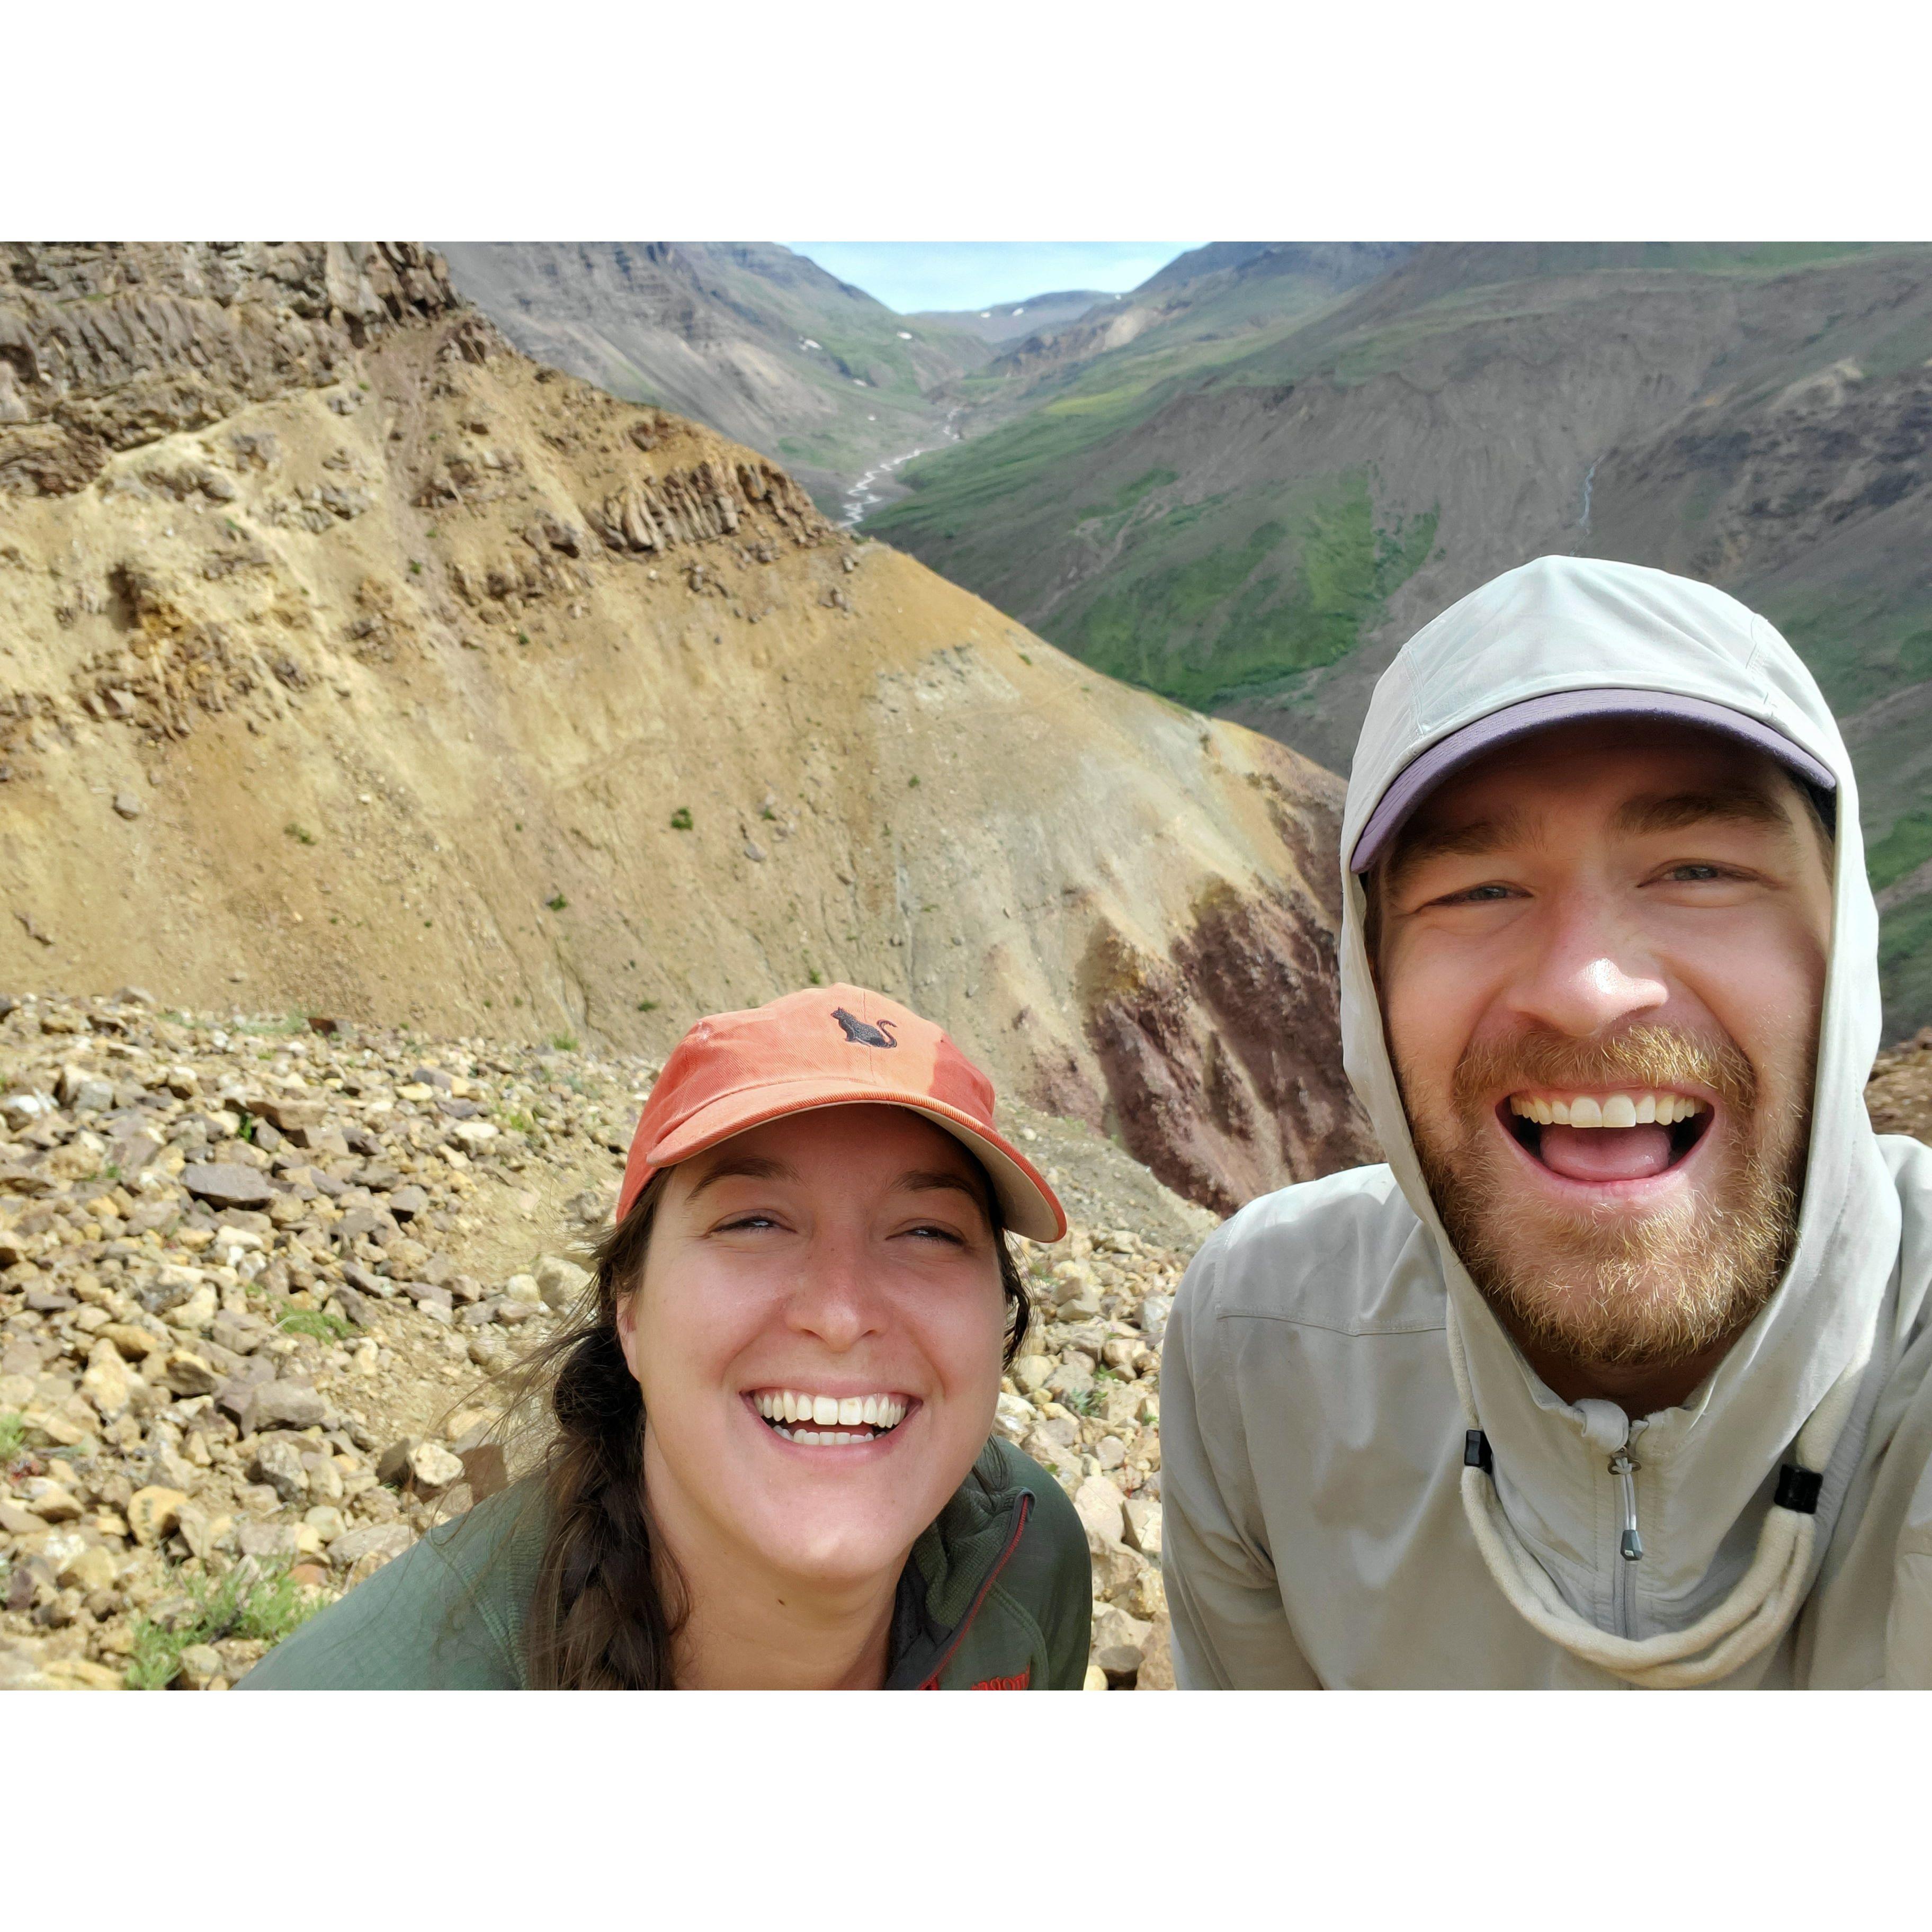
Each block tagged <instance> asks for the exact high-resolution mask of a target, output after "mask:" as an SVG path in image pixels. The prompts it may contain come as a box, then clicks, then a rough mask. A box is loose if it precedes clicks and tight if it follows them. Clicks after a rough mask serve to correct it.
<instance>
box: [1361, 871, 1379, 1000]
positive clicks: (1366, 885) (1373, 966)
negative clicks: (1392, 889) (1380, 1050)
mask: <svg viewBox="0 0 1932 1932" xmlns="http://www.w3.org/2000/svg"><path fill="white" fill-rule="evenodd" d="M1361 886H1362V950H1363V951H1364V953H1367V955H1368V958H1369V977H1370V980H1373V982H1374V983H1375V989H1376V998H1377V999H1380V998H1381V997H1382V861H1381V860H1380V859H1378V860H1377V861H1376V863H1375V864H1374V865H1371V866H1370V868H1369V869H1368V871H1366V872H1364V874H1362V877H1361Z"/></svg>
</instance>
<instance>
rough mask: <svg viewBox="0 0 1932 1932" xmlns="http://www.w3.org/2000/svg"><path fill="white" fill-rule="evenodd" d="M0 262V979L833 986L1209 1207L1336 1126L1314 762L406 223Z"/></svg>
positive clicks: (1346, 1105)
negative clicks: (770, 454)
mask: <svg viewBox="0 0 1932 1932" xmlns="http://www.w3.org/2000/svg"><path fill="white" fill-rule="evenodd" d="M4 260H5V262H6V263H7V267H8V270H9V273H10V281H8V282H7V283H5V284H0V356H4V357H5V366H6V367H7V368H9V369H10V370H11V371H12V372H13V375H12V377H11V379H10V383H11V386H10V389H9V390H8V392H7V393H8V395H10V397H12V398H14V399H15V400H14V403H13V405H12V406H11V407H13V413H15V414H16V415H18V414H19V413H20V410H21V409H22V408H23V407H25V408H26V409H27V410H28V411H29V413H30V414H29V419H28V420H26V421H24V422H23V421H15V422H8V423H6V424H5V425H0V662H4V665H5V675H4V677H0V901H4V904H0V913H4V916H3V917H0V989H11V990H15V991H20V992H24V991H26V990H28V989H33V988H37V987H40V988H58V989H65V990H68V991H71V992H90V991H94V992H98V991H102V990H104V989H107V988H110V987H113V986H118V985H121V984H123V983H126V982H128V981H130V980H133V981H137V982H139V983H142V984H145V985H147V986H151V987H152V988H153V989H154V991H155V992H157V995H159V996H160V997H161V998H163V999H165V1000H167V1001H170V1002H172V1003H175V1004H181V1005H195V1006H198V1007H203V1008H205V1007H209V1006H210V1005H211V1004H214V1003H215V1002H217V1001H221V1000H223V999H227V1000H237V1001H241V1000H245V1001H247V1002H248V1004H251V1005H253V1006H257V1007H260V1006H262V1005H264V1004H279V1005H281V1007H283V1008H284V1010H295V1011H297V1012H298V1013H301V1014H309V1013H319V1014H324V1015H338V1016H351V1017H353V1018H356V1019H366V1020H370V1021H380V1022H387V1023H391V1024H397V1025H413V1026H417V1027H419V1028H425V1029H434V1030H435V1031H440V1032H441V1033H443V1034H446V1035H450V1036H455V1035H458V1034H481V1035H488V1036H491V1037H500V1038H505V1039H507V1040H520V1041H523V1042H525V1043H531V1042H535V1041H537V1040H542V1039H544V1038H548V1037H559V1036H562V1035H565V1034H568V1035H571V1036H573V1037H582V1038H584V1039H586V1040H594V1041H595V1042H596V1043H598V1044H599V1045H600V1046H604V1047H606V1048H608V1049H611V1050H615V1051H623V1052H647V1053H653V1054H655V1053H658V1052H661V1051H663V1050H664V1048H665V1046H667V1044H668V1043H669V1041H670V1040H672V1039H674V1038H675V1037H676V1035H677V1034H678V1033H679V1032H680V1031H682V1028H684V1027H685V1025H688V1023H689V1022H690V1020H691V1019H692V1018H694V1016H696V1015H697V1013H701V1012H704V1011H707V1010H716V1009H718V1008H721V1007H734V1006H742V1005H747V1004H754V1003H756V1002H757V1001H761V1000H764V999H767V998H771V997H772V996H774V995H776V994H778V993H780V992H786V991H789V990H791V989H793V988H796V987H797V986H801V985H806V984H809V983H811V982H812V980H813V979H814V977H817V978H819V979H820V980H828V981H829V980H832V979H835V978H837V979H850V980H856V981H858V982H860V983H869V984H873V985H876V986H880V988H881V989H883V990H885V991H887V992H891V993H892V994H894V995H895V996H898V997H900V998H904V999H907V1001H910V1003H911V1004H913V1005H915V1006H916V1007H919V1008H921V1009H922V1010H926V1011H928V1012H930V1013H932V1014H933V1015H934V1016H935V1017H937V1018H938V1019H941V1021H942V1022H944V1024H946V1025H947V1026H948V1027H949V1028H950V1030H951V1031H953V1033H954V1034H955V1035H956V1037H957V1038H959V1040H960V1042H961V1043H962V1046H965V1047H966V1049H968V1051H969V1052H972V1053H974V1054H975V1055H977V1056H978V1057H979V1058H981V1059H982V1060H983V1062H984V1063H985V1064H987V1065H988V1066H989V1067H991V1068H992V1070H993V1071H994V1073H995V1076H996V1077H997V1078H998V1080H999V1082H1001V1086H1002V1088H1003V1090H1004V1091H1007V1092H1009V1093H1012V1094H1017V1095H1019V1096H1021V1097H1026V1098H1030V1099H1032V1100H1037V1101H1039V1102H1040V1103H1043V1104H1046V1105H1048V1106H1052V1107H1055V1108H1057V1109H1059V1110H1061V1111H1062V1112H1067V1113H1070V1114H1072V1115H1076V1116H1078V1117H1079V1118H1082V1119H1084V1120H1085V1121H1088V1122H1089V1123H1090V1124H1091V1125H1093V1126H1094V1127H1096V1128H1097V1129H1100V1130H1103V1131H1105V1132H1107V1133H1113V1134H1115V1135H1118V1136H1119V1137H1120V1139H1121V1141H1122V1142H1123V1143H1124V1145H1127V1146H1128V1147H1130V1148H1132V1149H1133V1151H1134V1152H1135V1153H1136V1154H1137V1155H1138V1156H1139V1157H1140V1158H1141V1159H1142V1160H1145V1161H1147V1162H1148V1163H1149V1164H1150V1165H1151V1166H1153V1167H1154V1169H1155V1171H1156V1172H1159V1173H1160V1174H1162V1175H1165V1176H1166V1177H1167V1178H1169V1179H1170V1180H1171V1181H1172V1182H1173V1184H1175V1186H1176V1187H1180V1188H1181V1189H1182V1190H1184V1191H1186V1192H1187V1193H1190V1195H1192V1196H1193V1197H1194V1198H1196V1199H1199V1200H1201V1201H1202V1202H1211V1203H1213V1204H1214V1205H1217V1206H1218V1207H1222V1208H1226V1207H1227V1206H1230V1205H1234V1204H1235V1202H1238V1201H1240V1200H1242V1199H1246V1198H1247V1197H1248V1196H1250V1195H1251V1194H1252V1193H1254V1192H1256V1191H1257V1190H1259V1189H1262V1188H1265V1187H1271V1186H1274V1185H1276V1184H1279V1183H1280V1182H1281V1181H1284V1180H1287V1179H1290V1178H1296V1177H1298V1176H1301V1175H1307V1174H1310V1173H1313V1172H1318V1171H1320V1170H1321V1169H1323V1168H1325V1167H1326V1166H1331V1165H1334V1164H1335V1163H1338V1162H1342V1161H1346V1160H1354V1159H1357V1158H1359V1157H1361V1156H1362V1155H1363V1154H1364V1153H1366V1151H1367V1145H1366V1142H1364V1139H1363V1138H1362V1136H1361V1130H1360V1127H1359V1125H1358V1123H1357V1122H1356V1121H1355V1115H1354V1114H1353V1112H1352V1103H1351V1102H1350V1101H1349V1098H1348V1096H1347V1094H1346V1088H1345V1087H1344V1085H1343V1080H1342V1076H1341V1070H1340V1059H1339V1055H1338V1053H1337V1050H1336V1046H1335V1041H1334V1028H1333V1023H1332V1020H1331V1019H1328V1018H1327V1017H1325V1016H1326V1014H1327V1013H1328V1009H1329V1007H1331V1006H1332V1000H1333V982H1334V966H1333V957H1332V955H1333V944H1334V930H1335V927H1336V924H1337V912H1338V908H1337V905H1336V904H1335V903H1334V868H1335V859H1334V818H1335V813H1336V811H1337V801H1338V798H1339V790H1338V787H1337V784H1336V782H1335V781H1334V779H1332V778H1331V777H1330V776H1329V775H1328V774H1326V773H1325V772H1322V771H1320V770H1319V769H1318V768H1316V766H1313V765H1311V764H1310V763H1308V762H1307V760H1304V759H1302V758H1301V757H1298V755H1297V754H1295V753H1294V752H1292V751H1289V750H1287V749H1286V748H1284V747H1283V746H1280V745H1277V744H1275V743H1274V742H1271V741H1270V740H1268V739H1263V738H1260V737H1257V736H1254V735H1253V734H1252V733H1248V732H1247V731H1245V730H1242V729H1241V728H1240V727H1237V726H1232V725H1229V724H1224V723H1221V722H1219V721H1213V720H1210V719H1208V718H1202V717H1201V716H1200V715H1198V714H1196V713H1194V712H1189V711H1187V710H1186V709H1183V708H1182V707H1181V706H1176V705H1173V704H1171V703H1166V702H1164V701H1163V700H1159V699H1157V698H1154V697H1150V696H1148V695H1147V694H1145V693H1142V692H1137V691H1130V690H1129V689H1127V688H1124V687H1123V686H1121V685H1117V684H1115V683H1113V682H1111V681H1109V679H1106V678H1104V677H1100V676H1096V675H1095V674H1094V673H1092V672H1091V671H1089V670H1087V669H1085V667H1082V666H1081V665H1079V664H1077V663H1076V662H1075V661H1072V660H1070V659H1069V658H1066V657H1064V656H1063V655H1061V653H1060V652H1058V651H1056V650H1055V649H1053V648H1052V646H1049V645H1046V644H1045V643H1041V642H1040V640H1038V639H1037V638H1035V637H1031V635H1029V634H1028V633H1027V632H1026V631H1024V630H1022V629H1021V628H1019V626H1018V625H1014V624H1013V623H1011V622H1009V621H1008V620H1007V619H1005V618H1004V617H1003V616H1001V614H1000V613H998V612H997V611H995V610H992V609H991V608H990V607H988V606H987V605H986V604H983V603H981V602H980V601H978V600H977V599H976V598H973V597H971V596H969V595H966V594H965V592H961V591H959V589H956V587H954V586H952V585H950V584H948V583H945V582H944V581H943V580H941V579H939V578H938V577H935V576H933V575H932V574H931V573H930V572H929V571H926V570H925V569H924V568H922V566H920V565H918V564H916V563H915V562H913V561H912V560H910V559H908V558H907V557H904V556H901V555H899V554H898V553H895V552H893V551H892V550H888V549H886V548H885V547H883V546H880V545H877V544H863V543H859V542H856V541H854V540H853V538H851V537H850V535H848V534H847V533H846V532H842V531H840V530H838V529H835V528H834V527H833V526H831V525H830V524H829V523H827V522H826V520H825V519H824V518H823V517H822V516H820V514H818V512H817V510H816V509H815V508H814V506H813V505H812V503H811V500H810V499H809V498H808V496H806V495H805V493H804V492H803V491H802V490H800V489H799V487H798V486H797V485H796V483H794V482H793V481H792V480H791V479H790V478H789V477H788V476H787V475H785V474H784V472H782V471H781V470H780V469H778V468H777V467H775V466H774V465H772V463H769V462H768V461H766V460H765V459H763V458H760V457H758V456H757V455H754V453H753V452H750V451H748V450H746V449H742V448H741V447H739V446H735V445H733V444H731V443H727V442H726V441H724V440H722V439H721V438H720V437H717V436H715V435H714V434H712V433H710V432H709V431H706V430H704V429H702V428H699V427H697V425H693V424H691V423H689V422H685V421H682V420H681V419H679V418H676V417H675V416H670V415H667V414H666V413H664V412H662V411H661V410H657V409H655V408H649V407H640V406H638V405H634V404H625V403H621V402H619V401H616V399H614V398H611V397H610V396H607V395H603V394H601V392H598V391H597V390H595V389H591V388H590V387H589V386H586V384H583V383H580V382H578V381H576V380H574V379H573V378H571V377H567V376H565V375H563V374H561V373H559V371H555V370H551V369H547V368H541V367H539V366H538V365H535V364H533V363H532V362H529V361H528V360H526V359H525V358H524V357H523V356H520V355H519V354H517V353H516V352H514V350H511V349H509V348H508V347H507V346H506V345H505V344H504V343H503V341H502V339H501V338H499V336H498V335H496V332H495V331H494V329H493V328H492V327H491V326H490V325H489V324H488V323H487V322H485V321H484V320H483V319H482V318H481V317H480V316H478V314H476V313H475V311H473V310H471V309H469V308H466V307H464V306H463V305H461V304H460V302H458V301H456V300H455V299H454V298H453V297H452V296H451V294H450V293H449V287H448V284H447V283H446V281H445V280H444V279H443V275H442V272H441V269H440V266H439V264H438V263H437V259H436V258H435V257H434V256H433V255H430V254H427V253H425V252H424V251H420V250H416V249H414V248H408V247H404V246H401V245H384V246H383V247H380V248H371V247H356V246H347V245H330V246H329V247H323V246H320V245H313V246H311V245H296V244H287V245H276V246H274V247H265V246H256V245H248V246H243V247H239V248H179V249H175V250H173V251H169V250H165V249H153V248H128V249H121V250H115V249H111V248H47V249H22V248H13V249H12V250H11V251H10V252H9V253H8V254H7V255H6V256H5V257H4ZM21 398H26V399H28V400H27V401H26V404H21V402H20V399H21Z"/></svg>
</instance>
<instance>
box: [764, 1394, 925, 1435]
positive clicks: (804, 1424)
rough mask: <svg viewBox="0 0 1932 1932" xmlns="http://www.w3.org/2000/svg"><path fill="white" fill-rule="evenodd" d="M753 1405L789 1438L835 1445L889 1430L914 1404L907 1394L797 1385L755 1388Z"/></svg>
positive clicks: (768, 1425)
mask: <svg viewBox="0 0 1932 1932" xmlns="http://www.w3.org/2000/svg"><path fill="white" fill-rule="evenodd" d="M748 1399H749V1400H750V1402H751V1406H753V1407H754V1409H757V1412H758V1413H759V1415H760V1416H762V1417H763V1418H764V1422H765V1426H766V1428H768V1429H769V1430H772V1433H774V1434H775V1435H778V1436H783V1437H784V1439H785V1440H786V1441H787V1442H802V1443H803V1444H804V1445H805V1446H806V1447H807V1448H815V1449H831V1448H838V1447H839V1446H840V1445H850V1444H852V1443H854V1442H877V1440H878V1439H879V1438H880V1436H889V1435H890V1434H891V1433H892V1431H893V1430H895V1429H896V1428H897V1427H898V1426H899V1424H901V1422H903V1421H904V1420H905V1418H906V1414H907V1410H908V1409H909V1408H910V1406H911V1405H910V1402H909V1401H908V1400H907V1398H906V1397H904V1396H901V1395H883V1394H881V1395H843V1396H840V1395H812V1394H807V1393H805V1392H804V1391H801V1390H798V1389H754V1390H752V1391H749V1395H748Z"/></svg>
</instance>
